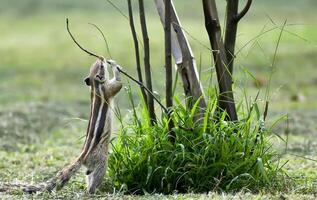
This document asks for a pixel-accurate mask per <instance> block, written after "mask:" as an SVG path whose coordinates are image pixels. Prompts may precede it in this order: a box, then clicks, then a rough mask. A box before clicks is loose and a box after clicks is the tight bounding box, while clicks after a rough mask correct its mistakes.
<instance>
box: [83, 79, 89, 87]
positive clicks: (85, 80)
mask: <svg viewBox="0 0 317 200" xmlns="http://www.w3.org/2000/svg"><path fill="white" fill-rule="evenodd" d="M84 82H85V83H86V85H88V86H90V78H89V77H86V78H85V79H84Z"/></svg>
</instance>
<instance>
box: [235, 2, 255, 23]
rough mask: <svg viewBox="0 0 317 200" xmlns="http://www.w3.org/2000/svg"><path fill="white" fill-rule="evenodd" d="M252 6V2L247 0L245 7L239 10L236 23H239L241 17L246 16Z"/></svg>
mask: <svg viewBox="0 0 317 200" xmlns="http://www.w3.org/2000/svg"><path fill="white" fill-rule="evenodd" d="M251 4H252V0H248V1H247V4H246V5H245V7H244V8H243V9H242V10H241V12H240V13H239V14H238V15H237V16H236V19H235V20H236V21H237V22H239V21H240V20H241V19H242V17H244V15H245V14H247V12H248V11H249V9H250V7H251Z"/></svg>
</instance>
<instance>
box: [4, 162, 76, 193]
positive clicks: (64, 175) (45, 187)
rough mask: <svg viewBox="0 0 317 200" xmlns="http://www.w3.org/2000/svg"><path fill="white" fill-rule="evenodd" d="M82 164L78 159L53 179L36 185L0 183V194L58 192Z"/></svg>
mask: <svg viewBox="0 0 317 200" xmlns="http://www.w3.org/2000/svg"><path fill="white" fill-rule="evenodd" d="M81 165H82V163H81V161H80V159H77V160H76V161H75V162H73V163H71V164H69V165H68V166H66V167H64V168H63V169H62V170H60V171H59V172H58V173H57V174H56V176H55V177H53V178H51V179H50V180H48V181H46V182H43V183H39V184H36V185H32V184H23V183H0V192H12V191H22V192H26V193H34V192H44V191H48V192H51V191H52V190H53V189H54V188H56V189H57V190H60V189H61V188H63V186H64V185H65V184H66V183H67V182H68V181H69V180H70V178H71V177H72V176H74V175H75V174H76V172H77V171H78V170H79V169H80V167H81Z"/></svg>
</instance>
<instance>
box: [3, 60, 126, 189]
mask: <svg viewBox="0 0 317 200" xmlns="http://www.w3.org/2000/svg"><path fill="white" fill-rule="evenodd" d="M107 63H109V64H110V66H111V68H112V72H113V76H114V77H113V78H112V79H109V73H108V70H107V66H108V64H107ZM118 68H119V69H121V67H120V66H119V65H117V64H116V62H115V61H113V60H105V59H104V58H103V57H100V58H98V59H97V61H96V62H95V63H94V64H93V65H92V66H91V67H90V73H89V75H88V76H87V77H86V78H85V79H84V82H85V83H86V85H88V86H89V87H90V91H91V92H90V94H91V95H90V99H91V107H90V117H89V123H88V127H87V134H86V139H85V143H84V146H83V149H82V152H81V154H80V155H79V156H78V157H77V158H76V159H75V160H74V161H73V162H72V163H71V164H69V165H67V166H66V167H64V168H63V169H62V170H60V171H59V172H58V173H57V174H56V176H55V177H53V178H52V179H50V180H49V181H47V182H44V183H40V184H37V185H27V184H10V183H2V184H1V183H0V192H4V191H9V190H12V189H13V188H15V189H22V191H24V192H28V193H32V192H38V191H52V190H53V189H54V188H56V189H61V188H62V187H63V186H64V185H65V184H66V183H67V182H68V181H69V180H70V178H71V177H72V176H74V175H75V174H76V172H77V171H78V170H79V169H80V168H81V166H82V165H84V166H85V167H86V168H87V171H86V175H87V192H88V193H89V194H93V193H94V192H95V190H96V188H97V187H98V186H99V185H100V184H101V182H102V179H103V177H104V175H105V172H106V168H107V158H108V148H109V147H108V145H109V140H110V136H111V127H112V119H113V117H112V111H111V109H110V108H111V103H112V100H113V98H114V96H115V95H116V94H117V93H118V92H119V91H120V89H121V88H122V82H121V77H120V72H119V69H118Z"/></svg>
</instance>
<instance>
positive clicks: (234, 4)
mask: <svg viewBox="0 0 317 200" xmlns="http://www.w3.org/2000/svg"><path fill="white" fill-rule="evenodd" d="M251 4H252V0H248V1H247V4H246V6H245V7H244V9H243V10H242V11H241V12H240V13H239V14H238V7H239V0H227V10H226V15H227V20H226V34H225V49H226V56H227V60H228V69H229V72H230V74H231V75H232V73H233V65H234V59H235V55H234V49H235V45H236V37H237V29H238V22H239V20H240V19H241V18H242V17H243V16H244V15H245V14H246V13H247V12H248V10H249V8H250V6H251Z"/></svg>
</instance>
